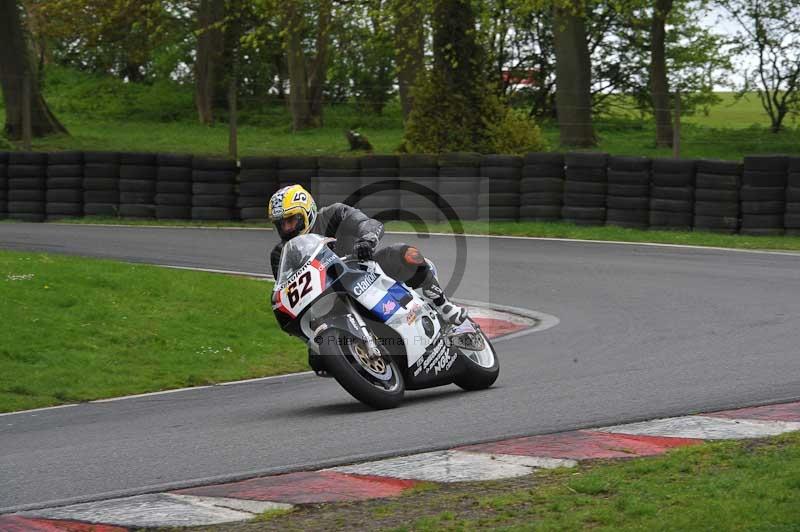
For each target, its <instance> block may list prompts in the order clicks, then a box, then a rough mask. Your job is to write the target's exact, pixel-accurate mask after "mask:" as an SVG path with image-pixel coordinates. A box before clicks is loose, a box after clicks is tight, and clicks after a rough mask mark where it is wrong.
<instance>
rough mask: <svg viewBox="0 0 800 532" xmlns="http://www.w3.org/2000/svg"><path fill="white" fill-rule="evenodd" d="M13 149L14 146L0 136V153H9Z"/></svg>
mask: <svg viewBox="0 0 800 532" xmlns="http://www.w3.org/2000/svg"><path fill="white" fill-rule="evenodd" d="M13 149H14V146H12V145H11V143H10V142H9V141H8V139H7V138H5V137H4V136H3V135H0V151H11V150H13Z"/></svg>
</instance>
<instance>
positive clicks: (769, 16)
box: [719, 0, 800, 133]
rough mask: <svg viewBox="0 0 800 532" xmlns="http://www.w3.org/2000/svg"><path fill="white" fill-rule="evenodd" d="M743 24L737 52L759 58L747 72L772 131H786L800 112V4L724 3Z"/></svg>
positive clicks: (775, 0) (785, 0)
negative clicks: (791, 118) (786, 124)
mask: <svg viewBox="0 0 800 532" xmlns="http://www.w3.org/2000/svg"><path fill="white" fill-rule="evenodd" d="M719 3H720V4H721V5H722V6H723V7H724V8H725V9H727V11H728V12H729V13H730V14H731V16H732V17H733V19H734V20H736V22H737V23H738V24H739V26H740V28H741V31H740V32H739V33H738V35H737V39H736V44H735V46H734V51H735V52H736V53H740V54H752V55H754V56H755V57H756V58H757V63H756V65H755V67H754V68H752V69H750V70H748V71H746V72H745V87H744V89H743V91H742V93H744V91H746V90H748V89H751V90H752V88H755V90H756V92H757V94H758V97H759V100H760V101H761V106H762V107H763V108H764V111H765V112H766V113H767V115H769V118H770V122H771V126H770V128H771V130H772V132H773V133H777V132H779V131H781V129H783V121H784V119H785V118H786V116H787V115H788V114H789V113H792V112H797V111H798V110H800V4H798V2H797V1H796V0H720V2H719Z"/></svg>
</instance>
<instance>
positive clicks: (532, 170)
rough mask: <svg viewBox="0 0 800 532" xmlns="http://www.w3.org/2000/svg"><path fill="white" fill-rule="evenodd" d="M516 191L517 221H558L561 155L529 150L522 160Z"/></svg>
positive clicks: (560, 200) (562, 159) (561, 193)
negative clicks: (517, 204) (517, 202)
mask: <svg viewBox="0 0 800 532" xmlns="http://www.w3.org/2000/svg"><path fill="white" fill-rule="evenodd" d="M523 163H524V166H523V167H522V172H521V177H520V184H519V191H520V198H519V199H520V206H519V217H520V220H532V221H545V222H547V221H557V220H561V208H562V206H563V204H564V174H565V172H564V170H565V169H564V155H563V154H560V153H529V154H528V155H526V156H525V158H524V159H523Z"/></svg>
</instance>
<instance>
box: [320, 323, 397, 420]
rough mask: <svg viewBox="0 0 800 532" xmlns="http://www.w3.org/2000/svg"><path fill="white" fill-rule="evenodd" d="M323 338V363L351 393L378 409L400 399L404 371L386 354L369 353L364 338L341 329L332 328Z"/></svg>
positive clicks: (321, 350) (392, 404) (321, 351)
mask: <svg viewBox="0 0 800 532" xmlns="http://www.w3.org/2000/svg"><path fill="white" fill-rule="evenodd" d="M322 340H323V342H322V344H321V345H320V354H321V355H323V356H325V359H324V363H325V367H326V368H327V369H328V372H329V373H330V374H331V375H333V378H335V379H336V381H337V382H338V383H339V384H341V385H342V388H344V389H345V390H347V392H348V393H349V394H350V395H352V396H353V397H355V398H356V399H358V400H359V401H361V402H362V403H364V404H366V405H368V406H371V407H372V408H376V409H379V410H380V409H386V408H394V407H396V406H397V405H399V404H400V403H401V402H402V400H403V394H404V393H405V383H404V382H403V375H402V374H401V373H400V369H399V367H398V365H397V363H396V362H395V361H394V360H392V359H391V358H390V357H389V356H388V355H383V356H381V357H378V358H373V357H370V354H369V349H368V348H367V345H366V342H364V341H363V340H361V339H360V338H355V337H353V336H350V335H349V334H347V333H345V332H344V331H341V330H333V331H331V332H330V334H328V335H326V336H324V337H323V338H322Z"/></svg>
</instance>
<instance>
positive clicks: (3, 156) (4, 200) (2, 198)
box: [0, 151, 8, 220]
mask: <svg viewBox="0 0 800 532" xmlns="http://www.w3.org/2000/svg"><path fill="white" fill-rule="evenodd" d="M6 218H8V152H5V151H0V220H4V219H6Z"/></svg>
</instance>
